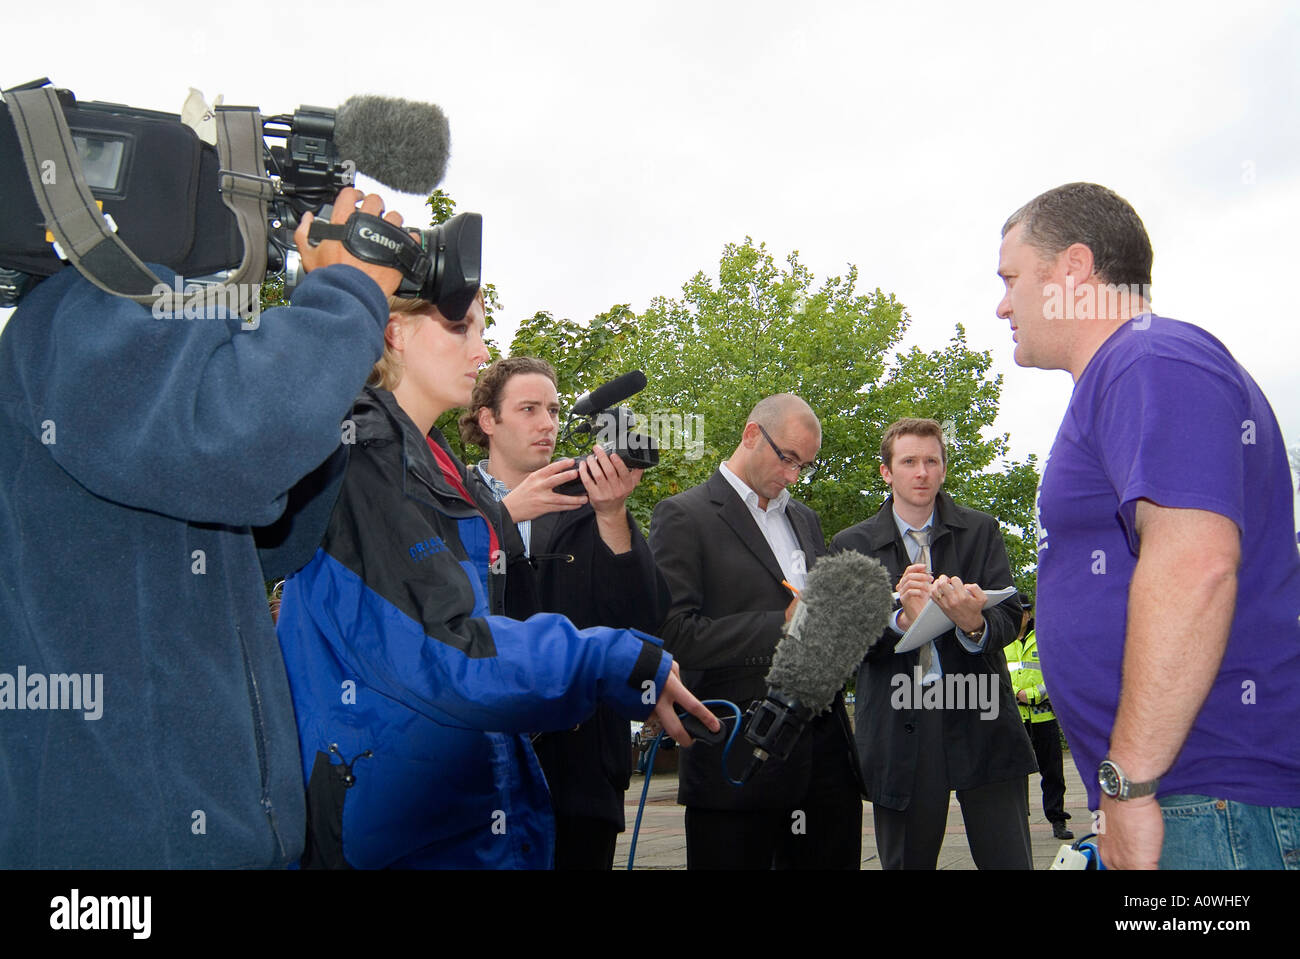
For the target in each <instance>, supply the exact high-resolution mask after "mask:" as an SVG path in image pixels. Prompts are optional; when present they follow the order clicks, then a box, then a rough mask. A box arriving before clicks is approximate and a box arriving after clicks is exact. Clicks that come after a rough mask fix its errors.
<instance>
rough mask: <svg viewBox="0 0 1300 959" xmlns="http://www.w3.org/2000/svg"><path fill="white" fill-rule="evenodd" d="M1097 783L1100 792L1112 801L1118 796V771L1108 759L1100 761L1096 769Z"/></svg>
mask: <svg viewBox="0 0 1300 959" xmlns="http://www.w3.org/2000/svg"><path fill="white" fill-rule="evenodd" d="M1097 782H1098V783H1099V784H1100V785H1101V791H1102V792H1104V793H1105V794H1106V795H1107V796H1110V797H1111V798H1112V799H1114V798H1115V797H1116V796H1118V795H1119V784H1120V778H1119V770H1118V769H1117V768H1116V767H1115V764H1114V763H1112V762H1111V761H1110V760H1109V759H1105V760H1102V763H1101V765H1100V766H1098V767H1097Z"/></svg>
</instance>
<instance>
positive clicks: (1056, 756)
mask: <svg viewBox="0 0 1300 959" xmlns="http://www.w3.org/2000/svg"><path fill="white" fill-rule="evenodd" d="M1020 605H1021V606H1022V607H1023V608H1024V612H1023V613H1022V617H1023V618H1022V620H1021V624H1020V635H1019V636H1017V637H1016V640H1015V642H1013V643H1012V644H1011V645H1010V646H1007V647H1006V648H1005V650H1004V651H1005V652H1006V656H1007V669H1008V670H1009V671H1010V672H1011V687H1012V688H1013V689H1014V690H1015V691H1016V703H1017V705H1018V706H1019V708H1020V719H1021V720H1022V721H1023V722H1024V724H1025V732H1027V733H1029V741H1030V742H1031V743H1032V744H1033V746H1034V757H1035V758H1036V759H1037V760H1038V771H1039V773H1040V774H1041V775H1042V777H1043V814H1044V815H1045V816H1047V821H1048V822H1050V823H1051V824H1052V835H1053V836H1055V837H1056V838H1057V839H1073V838H1074V833H1073V832H1071V831H1070V830H1069V829H1068V828H1067V827H1066V825H1065V821H1066V820H1067V819H1069V818H1070V814H1069V813H1068V812H1066V811H1065V768H1064V765H1063V760H1062V757H1061V727H1060V724H1058V723H1057V721H1056V714H1055V713H1054V712H1052V703H1051V700H1049V699H1048V698H1047V687H1046V686H1045V685H1043V672H1042V669H1041V667H1040V666H1039V664H1038V637H1036V636H1035V635H1034V601H1033V599H1031V598H1030V597H1029V596H1028V595H1027V594H1025V593H1021V594H1020ZM1025 805H1026V806H1028V805H1029V779H1028V777H1026V778H1025Z"/></svg>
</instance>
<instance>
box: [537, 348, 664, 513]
mask: <svg viewBox="0 0 1300 959" xmlns="http://www.w3.org/2000/svg"><path fill="white" fill-rule="evenodd" d="M645 387H646V378H645V374H644V373H642V372H641V371H640V370H633V371H632V372H631V373H624V374H623V375H622V376H619V377H616V378H615V379H613V380H610V381H609V382H608V383H606V384H604V385H603V386H600V387H597V388H596V389H594V390H592V391H591V392H590V393H584V394H583V395H582V396H580V397H578V400H577V402H576V403H574V404H573V409H572V410H571V411H570V412H569V422H568V423H567V424H566V425H565V429H564V435H563V436H561V437H560V440H559V442H560V443H564V442H568V441H570V440H575V439H576V435H577V434H581V433H586V434H593V435H595V437H596V441H597V442H598V443H600V445H601V447H603V448H604V450H605V452H606V453H609V454H611V455H613V454H614V453H617V454H618V455H619V458H620V459H622V460H623V463H624V465H626V466H627V467H628V469H634V470H638V469H650V467H652V466H658V465H659V446H658V444H657V443H656V442H655V440H654V437H652V436H647V435H645V434H644V433H638V432H637V431H636V415H635V414H634V413H633V412H632V411H631V410H630V409H628V408H627V407H626V406H619V405H618V404H619V403H622V402H623V400H625V399H627V398H628V397H631V396H635V395H636V394H637V393H640V392H641V391H642V390H643V389H645ZM557 445H558V444H557ZM590 455H591V454H590V453H586V454H584V455H582V456H578V457H576V462H575V463H574V464H573V465H574V468H577V465H578V463H581V462H582V461H583V460H585V459H586V458H587V457H588V456H590ZM555 492H557V493H559V494H561V495H563V496H582V495H584V494H585V493H586V492H587V489H586V487H585V486H583V485H582V480H581V479H574V480H569V481H568V482H567V483H561V484H560V485H559V486H557V487H555Z"/></svg>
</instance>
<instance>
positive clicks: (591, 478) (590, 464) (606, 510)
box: [578, 444, 645, 556]
mask: <svg viewBox="0 0 1300 959" xmlns="http://www.w3.org/2000/svg"><path fill="white" fill-rule="evenodd" d="M578 473H579V475H580V476H581V477H582V485H583V487H584V488H586V490H587V499H588V500H589V501H590V502H591V508H592V509H593V510H595V511H596V530H597V531H598V532H599V533H600V538H601V540H602V541H603V542H604V543H605V546H606V547H608V548H609V551H610V552H611V553H613V554H614V555H615V556H621V555H623V554H624V553H630V552H631V551H632V529H631V527H630V526H628V522H627V510H626V507H625V506H624V504H625V503H626V502H627V498H628V497H629V496H631V495H632V491H633V490H634V489H636V484H637V483H639V482H641V476H642V475H643V474H644V473H645V470H634V469H628V468H627V467H626V466H625V465H623V459H622V457H620V456H619V455H618V454H617V453H615V454H613V455H610V454H609V453H606V452H605V448H604V447H602V446H600V445H599V444H597V445H596V446H594V447H592V450H591V455H590V456H588V457H587V458H586V459H584V460H583V461H582V463H581V464H580V465H579V467H578Z"/></svg>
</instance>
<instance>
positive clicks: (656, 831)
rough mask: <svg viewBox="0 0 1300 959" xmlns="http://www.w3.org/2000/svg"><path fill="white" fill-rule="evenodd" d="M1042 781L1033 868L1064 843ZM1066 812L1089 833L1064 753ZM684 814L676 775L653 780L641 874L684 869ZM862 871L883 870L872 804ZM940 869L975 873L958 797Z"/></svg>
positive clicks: (620, 861)
mask: <svg viewBox="0 0 1300 959" xmlns="http://www.w3.org/2000/svg"><path fill="white" fill-rule="evenodd" d="M1040 782H1041V780H1040V779H1039V777H1038V776H1037V775H1036V774H1035V775H1034V776H1032V777H1030V783H1029V786H1030V790H1029V810H1030V817H1029V836H1030V839H1031V840H1032V841H1033V844H1034V868H1035V869H1046V868H1047V867H1048V866H1049V865H1051V863H1052V860H1053V859H1055V858H1056V853H1057V850H1059V849H1060V847H1061V843H1062V841H1061V840H1060V839H1054V838H1053V837H1052V826H1051V823H1049V822H1048V821H1047V820H1046V819H1045V818H1044V816H1043V794H1042V789H1041V787H1040V785H1039V783H1040ZM644 785H645V779H644V777H642V776H639V775H636V774H633V776H632V786H631V788H630V789H628V793H627V826H628V828H627V831H626V832H624V833H623V834H622V835H621V836H619V842H618V852H617V853H616V854H615V857H614V868H615V869H626V868H627V855H628V849H629V847H630V845H631V842H632V826H633V824H634V823H635V822H636V813H637V806H638V804H639V803H640V801H641V790H642V787H643V786H644ZM1065 809H1066V812H1068V813H1069V814H1070V815H1071V816H1072V817H1073V818H1072V819H1071V820H1070V822H1069V824H1068V825H1069V826H1070V828H1071V829H1072V830H1074V834H1075V836H1076V837H1078V836H1083V835H1085V834H1086V833H1087V832H1088V831H1089V827H1090V824H1091V822H1092V816H1091V814H1090V813H1089V812H1088V800H1087V794H1086V793H1085V792H1084V790H1083V783H1082V782H1081V781H1080V779H1079V772H1078V770H1077V769H1075V767H1074V761H1073V759H1072V758H1071V756H1070V754H1069V753H1066V754H1065ZM683 813H684V810H683V808H682V807H681V806H679V805H677V776H676V774H675V773H673V772H668V773H662V772H659V773H655V774H654V776H652V777H651V779H650V794H649V796H648V797H647V798H646V805H645V815H644V816H643V817H642V820H641V832H640V835H639V838H638V839H637V847H636V865H635V868H637V869H685V868H686V833H685V828H684V826H683V822H682V816H683ZM862 868H863V869H879V868H880V860H879V859H878V858H877V856H876V831H875V828H874V826H873V825H872V821H871V804H870V803H866V802H864V803H863V804H862ZM939 868H940V869H974V868H975V863H974V862H973V861H972V860H971V857H970V849H969V847H968V846H967V845H966V830H965V826H964V825H963V823H962V819H961V807H960V806H959V805H958V804H957V799H956V797H955V796H954V797H953V798H952V800H951V802H950V804H949V807H948V830H947V835H946V836H945V837H944V840H943V850H942V851H941V852H940V853H939Z"/></svg>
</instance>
